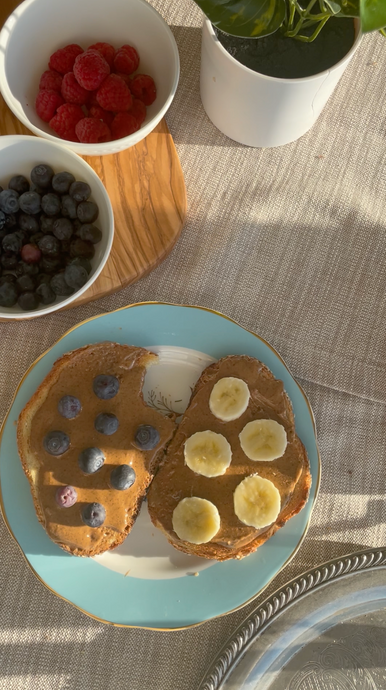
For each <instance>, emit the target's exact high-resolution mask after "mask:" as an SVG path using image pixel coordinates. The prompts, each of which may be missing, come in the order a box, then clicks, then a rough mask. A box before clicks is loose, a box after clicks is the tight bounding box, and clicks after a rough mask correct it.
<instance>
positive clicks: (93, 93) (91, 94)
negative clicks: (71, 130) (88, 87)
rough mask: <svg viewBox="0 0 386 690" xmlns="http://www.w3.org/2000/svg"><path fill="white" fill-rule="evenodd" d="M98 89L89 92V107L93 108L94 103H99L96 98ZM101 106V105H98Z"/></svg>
mask: <svg viewBox="0 0 386 690" xmlns="http://www.w3.org/2000/svg"><path fill="white" fill-rule="evenodd" d="M97 93H98V91H89V92H88V100H87V105H88V107H89V108H91V107H92V106H93V105H98V101H97V99H96V95H97ZM98 108H99V105H98Z"/></svg>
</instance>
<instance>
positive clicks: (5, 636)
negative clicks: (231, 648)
mask: <svg viewBox="0 0 386 690" xmlns="http://www.w3.org/2000/svg"><path fill="white" fill-rule="evenodd" d="M154 5H155V7H156V8H157V9H158V10H159V11H160V12H161V14H163V16H164V17H165V19H166V20H167V21H168V23H169V24H170V25H172V28H173V32H174V35H175V37H176V39H177V43H178V46H179V50H180V56H181V66H182V70H181V80H180V86H179V90H178V93H177V96H176V99H175V101H174V103H173V105H172V107H171V109H170V111H169V113H168V117H167V120H168V124H169V127H170V129H171V132H172V134H173V136H174V139H175V142H176V145H177V149H178V153H179V155H180V159H181V163H182V167H183V170H184V174H185V179H186V186H187V192H188V204H189V209H188V218H187V222H186V225H185V229H184V231H183V234H182V237H181V239H180V241H179V242H178V244H177V246H176V247H175V249H174V250H173V252H172V254H171V255H170V256H169V258H168V259H166V261H165V262H164V263H163V264H162V265H161V266H160V267H159V268H158V269H157V270H155V271H154V272H153V273H152V274H151V275H149V276H148V277H147V278H145V279H144V280H142V281H140V282H139V283H137V284H136V285H134V286H132V287H131V288H128V289H126V290H123V291H122V292H120V293H119V294H117V295H115V296H113V297H110V298H106V299H104V300H101V301H99V302H96V303H93V304H90V305H88V306H85V307H81V308H77V309H73V310H70V311H67V312H63V313H60V314H55V315H53V316H51V317H46V318H43V319H40V320H38V321H34V322H25V323H15V324H12V323H8V324H4V323H2V324H0V345H1V357H0V390H1V396H0V418H2V417H3V416H4V415H5V413H6V410H7V408H8V406H9V404H10V402H11V399H12V395H13V392H14V389H15V387H16V385H17V382H18V381H19V379H20V378H21V376H22V375H23V373H24V372H25V370H26V368H27V367H28V366H29V365H30V364H31V363H32V362H33V361H34V360H35V358H36V357H37V356H38V355H40V354H41V352H42V351H43V350H45V349H46V348H47V347H49V346H50V345H51V344H52V343H54V342H55V340H56V339H57V338H58V337H59V336H61V335H62V334H63V333H64V332H65V331H66V330H67V329H68V328H69V327H71V326H73V325H74V324H76V323H77V322H79V321H81V320H83V319H85V318H87V317H89V316H91V315H95V314H98V313H99V312H103V311H109V310H112V309H114V308H116V307H119V306H122V305H124V304H129V303H131V302H136V301H143V300H161V301H170V302H177V303H185V304H199V305H203V306H207V307H211V308H214V309H216V310H219V311H222V312H224V313H226V314H228V315H229V316H231V317H233V318H235V319H236V320H238V321H239V322H240V323H241V324H242V325H243V326H245V327H247V328H249V329H251V330H254V331H256V332H257V333H259V334H260V335H261V336H263V337H264V338H266V339H267V340H268V341H269V342H270V343H271V344H272V345H273V346H274V347H276V348H277V349H278V350H279V352H280V353H281V354H282V356H283V357H284V358H285V360H286V362H287V364H288V365H289V367H290V369H291V370H292V372H293V374H294V375H295V377H297V378H298V380H299V381H300V383H301V384H302V385H303V387H304V388H305V390H306V392H307V394H308V395H309V398H310V401H311V404H312V406H313V409H314V412H315V417H316V422H317V426H318V433H319V445H320V451H321V456H322V466H323V472H322V483H321V489H320V495H319V500H318V503H317V506H316V508H315V511H314V513H313V518H312V522H311V526H310V529H309V532H308V535H307V537H306V540H305V541H304V543H303V545H302V547H301V549H300V551H299V552H298V554H297V555H296V557H295V558H294V560H293V561H292V563H291V564H290V565H288V566H287V568H286V569H285V570H284V571H283V572H282V573H281V574H280V575H279V576H278V577H277V578H276V579H275V580H274V582H273V583H272V584H271V586H270V587H269V589H268V590H267V592H266V593H268V592H270V591H272V589H274V588H276V587H279V586H280V585H281V584H283V583H284V582H285V581H286V580H288V579H290V578H291V577H293V576H295V575H297V574H299V573H300V572H301V571H302V570H305V569H307V568H309V567H311V566H313V565H316V564H318V563H320V562H322V561H323V560H327V559H329V558H331V557H333V556H337V555H343V554H345V553H347V552H350V551H353V550H356V549H360V548H363V547H370V546H378V545H379V546H381V545H384V544H385V542H386V527H385V503H384V496H385V490H386V473H385V470H384V456H385V446H386V425H385V412H386V408H385V403H386V372H385V353H386V351H385V323H386V298H385V293H386V280H385V277H386V270H385V269H386V252H385V243H386V238H385V210H384V209H385V202H384V194H385V186H386V173H385V138H386V109H385V105H384V104H385V103H386V79H385V75H386V43H385V42H384V41H382V39H381V38H380V37H378V36H371V37H367V38H365V39H364V40H363V42H362V45H361V47H360V48H359V50H358V52H357V54H356V56H355V57H354V59H353V61H352V63H351V65H350V66H349V68H348V70H347V72H346V73H345V75H344V77H343V79H342V81H341V83H340V84H339V86H338V88H337V90H336V92H335V93H334V95H333V96H332V98H331V100H330V102H329V103H328V105H327V107H326V109H325V110H324V112H323V113H322V115H321V117H320V119H319V121H318V123H317V124H316V126H315V127H314V128H313V130H312V131H311V132H310V133H309V134H307V135H306V136H304V137H303V138H302V139H301V140H300V141H298V142H295V143H294V144H290V145H288V146H285V147H282V148H280V149H275V150H268V149H267V150H257V149H249V148H246V147H244V146H241V145H238V144H236V143H234V142H232V141H230V140H229V139H227V138H226V137H225V136H223V135H222V134H220V133H219V132H218V131H217V130H216V129H215V128H214V127H213V125H212V124H211V122H210V121H209V120H208V118H207V117H206V115H205V113H204V111H203V109H202V106H201V104H200V98H199V60H200V25H201V14H200V12H199V11H198V9H197V8H196V6H195V5H194V3H193V2H192V0H179V1H178V2H171V1H170V0H169V2H167V0H156V1H155V2H154ZM0 585H1V596H0V688H1V690H51V689H54V688H55V690H116V689H117V688H118V689H119V690H121V689H125V690H126V688H127V689H129V690H154V689H156V690H195V688H197V687H198V684H199V681H200V679H201V676H202V675H203V673H204V672H205V669H206V667H207V666H208V664H209V663H210V661H211V659H212V657H213V656H214V655H216V653H217V652H218V650H219V649H220V647H221V646H222V644H223V643H224V642H225V640H226V638H227V637H228V635H229V634H231V632H232V631H233V629H234V628H235V627H236V625H237V624H238V623H239V622H240V621H241V620H242V618H243V617H244V616H245V615H247V613H248V612H249V611H250V610H251V609H252V608H253V605H249V606H248V607H246V608H244V609H243V610H241V611H238V612H236V613H233V614H230V615H229V616H225V617H223V618H220V619H218V620H215V621H212V622H209V623H207V624H204V625H203V626H201V627H199V628H195V629H192V630H190V631H189V630H188V631H185V632H175V633H156V632H149V631H140V630H125V629H114V628H112V627H110V626H106V625H103V624H100V623H98V622H96V621H93V620H91V619H89V618H88V617H86V616H85V615H83V614H81V613H80V612H78V611H77V610H76V609H74V608H73V607H71V606H70V605H69V604H66V603H65V602H63V601H61V600H59V599H58V598H56V597H55V596H54V595H53V594H51V593H50V592H48V591H47V590H46V589H45V588H44V587H43V586H42V585H41V584H40V583H39V582H38V581H37V580H36V579H35V577H34V576H33V574H32V573H31V571H30V570H29V568H28V567H27V565H26V563H25V561H24V559H23V557H22V556H21V554H20V552H19V549H18V547H17V546H16V544H15V543H14V542H13V540H12V539H11V537H10V536H9V534H8V532H7V530H6V528H5V526H4V524H3V522H2V521H1V519H0ZM235 586H237V582H236V583H235ZM258 601H259V600H258ZM260 601H261V598H260Z"/></svg>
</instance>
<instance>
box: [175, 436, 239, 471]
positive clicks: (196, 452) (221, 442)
mask: <svg viewBox="0 0 386 690" xmlns="http://www.w3.org/2000/svg"><path fill="white" fill-rule="evenodd" d="M184 455H185V465H187V466H188V467H190V469H191V470H193V472H196V473H197V474H202V475H203V476H204V477H219V476H220V475H222V474H225V472H226V470H227V468H228V467H229V465H230V464H231V460H232V449H231V447H230V445H229V443H228V441H227V440H226V438H225V436H223V435H222V434H215V432H214V431H197V433H196V434H193V435H192V436H190V437H189V438H188V439H187V440H186V441H185V445H184Z"/></svg>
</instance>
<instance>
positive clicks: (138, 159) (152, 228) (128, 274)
mask: <svg viewBox="0 0 386 690" xmlns="http://www.w3.org/2000/svg"><path fill="white" fill-rule="evenodd" d="M19 4H20V3H19V2H18V0H0V27H1V26H2V25H3V24H4V22H5V20H6V19H7V17H8V16H9V14H10V13H11V12H12V11H13V10H14V8H15V7H16V6H17V5H19ZM0 134H1V135H4V134H32V132H30V131H29V130H28V129H26V128H25V127H24V126H23V125H22V124H21V123H20V122H19V120H17V118H16V117H14V115H13V113H12V112H11V111H10V110H9V108H8V106H7V105H6V103H5V102H4V99H3V98H2V96H1V95H0ZM83 158H84V160H85V161H87V163H88V164H89V165H91V167H92V168H93V169H94V170H95V172H96V173H97V175H99V177H100V178H101V180H102V182H103V184H104V185H105V187H106V189H107V192H108V194H109V196H110V200H111V203H112V206H113V210H114V221H115V237H114V243H113V247H112V251H111V254H110V257H109V259H108V261H107V263H106V265H105V267H104V269H103V271H102V273H101V274H100V276H99V277H98V278H97V280H96V281H95V283H94V284H93V285H92V286H91V287H90V289H89V290H87V292H85V293H84V294H83V295H81V297H79V299H77V300H75V301H74V302H73V303H72V304H71V307H74V306H78V305H79V304H85V303H86V302H90V301H91V300H95V299H98V298H100V297H104V296H106V295H110V294H112V293H114V292H117V291H118V290H121V289H122V288H124V287H126V286H127V285H130V284H131V283H134V282H135V281H137V280H139V279H140V278H142V277H143V276H145V275H146V274H147V273H149V272H150V271H151V270H153V268H155V267H156V266H158V265H159V264H160V263H161V261H163V259H165V257H166V256H167V255H168V254H169V252H170V251H171V249H172V248H173V246H174V245H175V243H176V241H177V239H178V237H179V235H180V233H181V230H182V226H183V224H184V220H185V216H186V189H185V182H184V176H183V173H182V169H181V164H180V161H179V158H178V155H177V151H176V149H175V146H174V142H173V138H172V136H171V134H170V132H169V130H168V127H167V124H166V122H165V120H164V119H163V120H161V122H160V123H159V125H157V127H156V128H155V129H154V130H153V132H151V134H149V135H148V136H147V137H146V138H145V139H143V140H142V141H141V142H139V144H137V145H136V146H133V147H132V148H130V149H127V150H126V151H122V152H121V153H117V154H113V155H110V156H92V157H90V156H83ZM26 318H28V312H27V313H26Z"/></svg>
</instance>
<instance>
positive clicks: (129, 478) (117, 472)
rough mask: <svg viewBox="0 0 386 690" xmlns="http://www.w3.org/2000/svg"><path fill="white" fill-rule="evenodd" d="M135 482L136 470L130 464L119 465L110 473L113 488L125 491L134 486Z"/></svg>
mask: <svg viewBox="0 0 386 690" xmlns="http://www.w3.org/2000/svg"><path fill="white" fill-rule="evenodd" d="M134 482H135V472H134V470H133V468H132V467H130V465H118V467H115V468H114V469H113V471H112V472H111V474H110V484H111V486H112V487H113V489H117V490H118V491H125V489H129V488H130V486H133V484H134Z"/></svg>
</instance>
